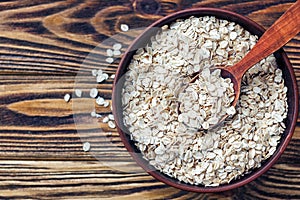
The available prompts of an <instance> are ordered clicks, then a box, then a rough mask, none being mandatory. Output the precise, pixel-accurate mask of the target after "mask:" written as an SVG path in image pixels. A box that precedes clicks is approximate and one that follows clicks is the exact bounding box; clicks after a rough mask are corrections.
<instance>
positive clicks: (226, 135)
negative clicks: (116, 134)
mask: <svg viewBox="0 0 300 200" xmlns="http://www.w3.org/2000/svg"><path fill="white" fill-rule="evenodd" d="M256 41H257V37H256V36H254V35H251V34H250V33H249V32H248V31H246V30H245V29H243V28H242V27H241V26H240V25H237V24H236V23H234V22H229V21H226V20H221V19H217V18H215V17H212V16H205V17H199V18H197V17H190V18H189V19H185V20H178V21H176V22H175V23H173V24H171V25H170V26H164V27H162V29H161V31H159V32H158V33H157V34H156V35H155V36H153V37H152V39H151V42H150V43H149V44H148V45H147V46H146V47H145V48H142V49H139V50H138V51H137V52H136V54H135V55H134V57H133V59H132V62H131V63H130V65H129V67H128V72H127V74H126V75H125V83H124V87H123V93H122V104H123V116H124V118H123V119H124V124H125V126H126V127H127V128H128V130H129V132H130V133H129V134H130V136H131V139H132V140H133V141H135V144H136V146H137V147H138V149H139V150H140V151H141V153H142V154H143V157H144V158H145V159H147V160H148V161H149V163H150V164H151V165H153V166H154V167H155V168H156V169H157V170H159V171H161V172H163V173H165V174H167V175H169V176H170V177H174V178H176V179H178V180H180V181H183V182H185V183H190V184H194V185H205V186H218V185H220V184H225V183H229V182H230V181H232V180H234V179H237V178H238V177H240V176H242V175H244V174H246V173H249V172H250V171H251V170H252V169H254V168H257V167H260V166H261V163H262V161H264V160H266V159H267V158H269V157H270V156H271V155H272V154H273V153H274V152H275V150H276V146H277V144H278V142H279V141H280V138H281V134H282V133H283V131H284V129H285V124H284V119H285V118H286V116H287V87H285V85H284V80H283V77H282V71H281V70H280V69H278V67H277V64H276V61H275V57H274V56H273V55H271V56H269V57H267V58H266V59H264V60H262V61H261V62H260V63H258V64H256V65H255V66H253V67H252V68H251V69H250V70H249V71H248V72H247V73H246V74H245V75H244V77H243V81H242V88H241V95H240V99H239V102H238V105H237V106H236V108H235V109H234V108H232V107H230V106H228V105H230V104H228V105H227V104H226V102H227V101H228V100H229V101H230V100H231V98H232V95H234V93H233V90H231V89H230V88H231V86H230V83H229V82H228V81H227V82H228V84H227V82H226V80H223V81H221V82H225V83H224V84H223V83H221V82H220V81H218V80H219V79H218V80H217V85H214V86H211V85H210V84H211V83H208V84H207V81H205V80H203V83H202V82H201V80H200V79H199V81H200V82H198V83H197V84H200V85H201V84H207V85H202V86H203V87H202V88H201V91H200V90H199V91H197V87H194V91H196V92H197V95H196V94H193V93H194V92H193V91H192V92H186V91H189V89H188V90H186V88H188V87H193V86H192V85H191V84H190V83H189V82H190V79H191V78H190V76H191V75H192V74H194V73H200V74H201V73H202V74H203V73H204V74H205V73H207V72H206V71H205V70H206V68H207V66H212V65H227V66H231V65H233V64H235V63H237V62H238V61H239V60H241V58H243V56H244V55H245V54H246V53H247V52H248V51H249V50H250V49H251V48H252V47H253V46H254V44H255V43H256ZM213 73H216V74H215V75H213V76H216V77H218V73H219V72H213ZM211 75H212V74H210V76H211ZM203 77H204V79H205V77H206V76H203ZM218 91H220V93H222V94H226V95H224V96H222V95H221V94H220V96H221V100H220V103H217V104H215V103H216V102H218V101H219V100H218V99H212V100H211V101H207V102H208V103H207V102H206V103H204V104H203V105H202V106H199V104H198V103H199V101H206V99H205V98H211V94H210V93H211V92H212V93H215V92H216V93H218ZM189 95H190V96H189ZM219 99H220V98H219ZM213 105H217V107H216V108H213ZM180 107H184V108H180ZM223 107H226V109H224V112H227V113H229V114H231V117H229V118H228V119H227V120H226V121H225V123H224V124H222V125H220V126H218V127H216V128H213V129H209V128H208V127H209V126H210V125H213V123H215V120H216V119H215V118H214V117H216V116H217V115H215V114H216V113H218V112H220V109H221V110H222V109H223ZM208 108H209V109H208ZM180 109H181V111H180ZM217 109H219V110H217ZM185 114H186V116H185ZM182 115H183V116H182ZM199 116H202V119H203V121H201V118H200V117H199ZM197 119H198V121H197ZM199 119H200V120H199ZM204 119H205V120H204ZM207 123H208V124H207ZM203 124H204V126H205V127H207V130H202V129H199V126H202V127H203Z"/></svg>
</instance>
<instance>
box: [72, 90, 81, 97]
mask: <svg viewBox="0 0 300 200" xmlns="http://www.w3.org/2000/svg"><path fill="white" fill-rule="evenodd" d="M74 92H75V95H76V96H77V97H81V96H82V90H80V89H75V91H74Z"/></svg>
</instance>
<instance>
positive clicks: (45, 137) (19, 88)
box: [0, 0, 300, 199]
mask: <svg viewBox="0 0 300 200" xmlns="http://www.w3.org/2000/svg"><path fill="white" fill-rule="evenodd" d="M293 2H295V1H294V0H268V1H260V0H257V1H250V0H245V1H235V0H205V1H198V0H186V1H184V0H157V1H155V0H148V1H146V0H145V1H144V2H142V3H141V2H140V1H135V0H131V1H130V0H118V1H117V0H110V1H105V0H99V1H88V0H86V1H78V0H69V1H57V0H55V1H41V0H22V1H4V2H3V1H2V2H1V3H0V19H1V20H0V150H1V151H0V158H1V161H0V198H1V199H13V198H15V199H62V198H69V199H89V198H96V199H106V198H111V199H208V198H220V199H256V198H264V199H276V198H277V199H300V181H299V180H300V159H299V154H300V148H299V146H300V124H299V122H300V121H299V120H298V124H297V128H296V130H295V133H294V136H293V138H292V141H291V142H290V144H289V146H288V147H287V150H286V151H285V153H284V154H283V155H282V157H281V158H280V159H279V160H278V162H277V163H276V164H275V165H274V166H273V167H272V168H271V169H270V170H269V171H268V172H267V173H265V174H264V175H263V176H261V177H260V178H258V179H257V180H255V181H253V182H251V183H249V184H247V185H245V186H243V187H241V188H238V189H235V190H233V191H229V192H224V193H219V194H197V193H189V192H186V191H181V190H178V189H175V188H172V187H169V186H167V185H165V184H163V183H160V182H158V181H156V180H155V179H153V178H152V177H151V176H149V175H148V174H147V173H145V172H143V170H141V168H140V167H139V166H137V165H136V164H135V162H134V161H133V160H132V159H131V157H130V156H129V154H128V153H127V152H126V150H125V148H124V147H123V145H122V143H121V141H120V139H119V137H118V134H117V133H116V132H115V131H114V130H111V129H109V128H108V127H107V125H105V124H103V123H100V122H99V123H98V121H91V120H90V112H91V111H92V110H91V109H92V108H93V107H94V102H93V100H92V99H89V98H84V99H81V100H82V104H81V105H82V108H83V109H79V110H76V109H75V110H76V111H74V109H73V106H72V105H74V104H75V103H76V101H77V100H78V99H72V100H71V101H70V102H68V103H67V102H65V101H64V95H65V94H66V93H69V94H72V93H73V91H74V88H75V87H77V86H79V87H82V88H85V90H84V94H88V89H89V88H92V87H94V86H97V87H98V88H99V90H100V92H101V95H102V96H104V97H105V98H107V99H110V97H111V86H112V80H111V79H109V80H108V81H107V82H105V83H104V84H99V85H97V84H95V78H94V77H92V76H91V70H92V69H103V70H104V71H105V72H107V73H109V74H110V75H111V74H113V73H114V72H115V70H116V67H117V62H118V60H116V62H115V63H114V64H112V65H109V67H107V66H108V65H107V63H105V62H98V61H97V60H93V59H90V60H89V59H86V58H88V57H89V53H90V52H92V51H95V49H94V48H95V47H96V46H97V45H99V44H102V43H103V42H104V41H106V39H108V38H109V37H111V36H113V35H118V37H117V38H116V40H119V39H120V40H121V41H119V42H122V43H123V49H122V51H124V50H125V48H126V45H128V44H130V42H131V41H132V40H133V38H134V37H132V33H131V35H130V34H129V32H128V33H126V32H122V31H120V28H119V27H120V24H122V23H126V24H128V25H129V26H130V28H131V30H133V29H135V28H140V27H146V26H147V25H149V24H151V23H152V22H153V21H155V20H157V19H159V18H161V17H162V16H164V15H167V14H169V13H173V12H175V11H178V10H181V9H185V8H191V7H202V6H203V7H218V8H224V9H227V10H231V11H235V12H237V13H240V14H242V15H245V16H247V17H249V18H251V19H253V20H255V21H256V22H258V23H259V24H261V25H262V26H264V27H265V28H268V27H269V26H270V25H271V24H272V23H273V22H274V21H275V20H276V19H277V18H278V17H279V16H280V15H281V14H282V13H283V12H284V11H285V10H287V8H288V7H289V6H291V5H292V3H293ZM139 32H140V31H137V33H139ZM127 35H128V36H127ZM115 42H116V41H115ZM104 43H105V42H104ZM105 45H106V48H109V45H111V44H110V43H109V42H108V43H106V44H105ZM284 49H285V50H286V52H287V54H288V57H289V58H290V60H291V62H292V64H293V66H294V69H295V73H296V75H297V78H298V81H299V80H300V35H298V36H297V37H295V38H294V39H293V40H292V41H291V42H289V43H288V44H287V45H286V46H285V48H284ZM105 51H106V49H105V48H100V49H98V50H97V55H98V56H99V57H101V58H105V54H106V52H105ZM84 61H86V62H85V63H86V64H85V65H84V66H83V64H82V63H83V62H84ZM78 75H80V76H78ZM78 77H80V78H82V79H80V78H79V79H80V80H79V82H76V80H77V79H78ZM74 82H76V84H74ZM77 103H78V101H77ZM97 111H98V112H101V114H102V115H107V114H109V113H110V112H111V111H110V109H109V108H103V107H102V108H99V109H98V110H97ZM73 114H75V115H73ZM74 116H75V118H74ZM76 116H77V117H78V116H79V118H76ZM93 120H96V119H93ZM74 121H75V122H76V123H75V122H74ZM99 121H100V119H99ZM95 122H96V123H95ZM100 127H101V128H102V129H99V128H100ZM86 141H88V142H90V144H91V150H90V152H84V151H83V149H82V144H83V142H86Z"/></svg>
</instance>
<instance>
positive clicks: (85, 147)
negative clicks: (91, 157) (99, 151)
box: [82, 142, 91, 152]
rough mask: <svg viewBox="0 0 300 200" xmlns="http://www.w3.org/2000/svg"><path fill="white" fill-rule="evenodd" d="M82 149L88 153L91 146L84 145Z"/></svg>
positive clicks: (86, 143)
mask: <svg viewBox="0 0 300 200" xmlns="http://www.w3.org/2000/svg"><path fill="white" fill-rule="evenodd" d="M82 149H83V151H86V152H87V151H89V150H90V149H91V144H90V143H89V142H85V143H83V146H82Z"/></svg>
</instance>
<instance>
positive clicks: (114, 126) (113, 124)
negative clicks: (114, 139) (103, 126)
mask: <svg viewBox="0 0 300 200" xmlns="http://www.w3.org/2000/svg"><path fill="white" fill-rule="evenodd" d="M108 127H109V128H116V124H115V123H114V122H113V121H109V122H108Z"/></svg>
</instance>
